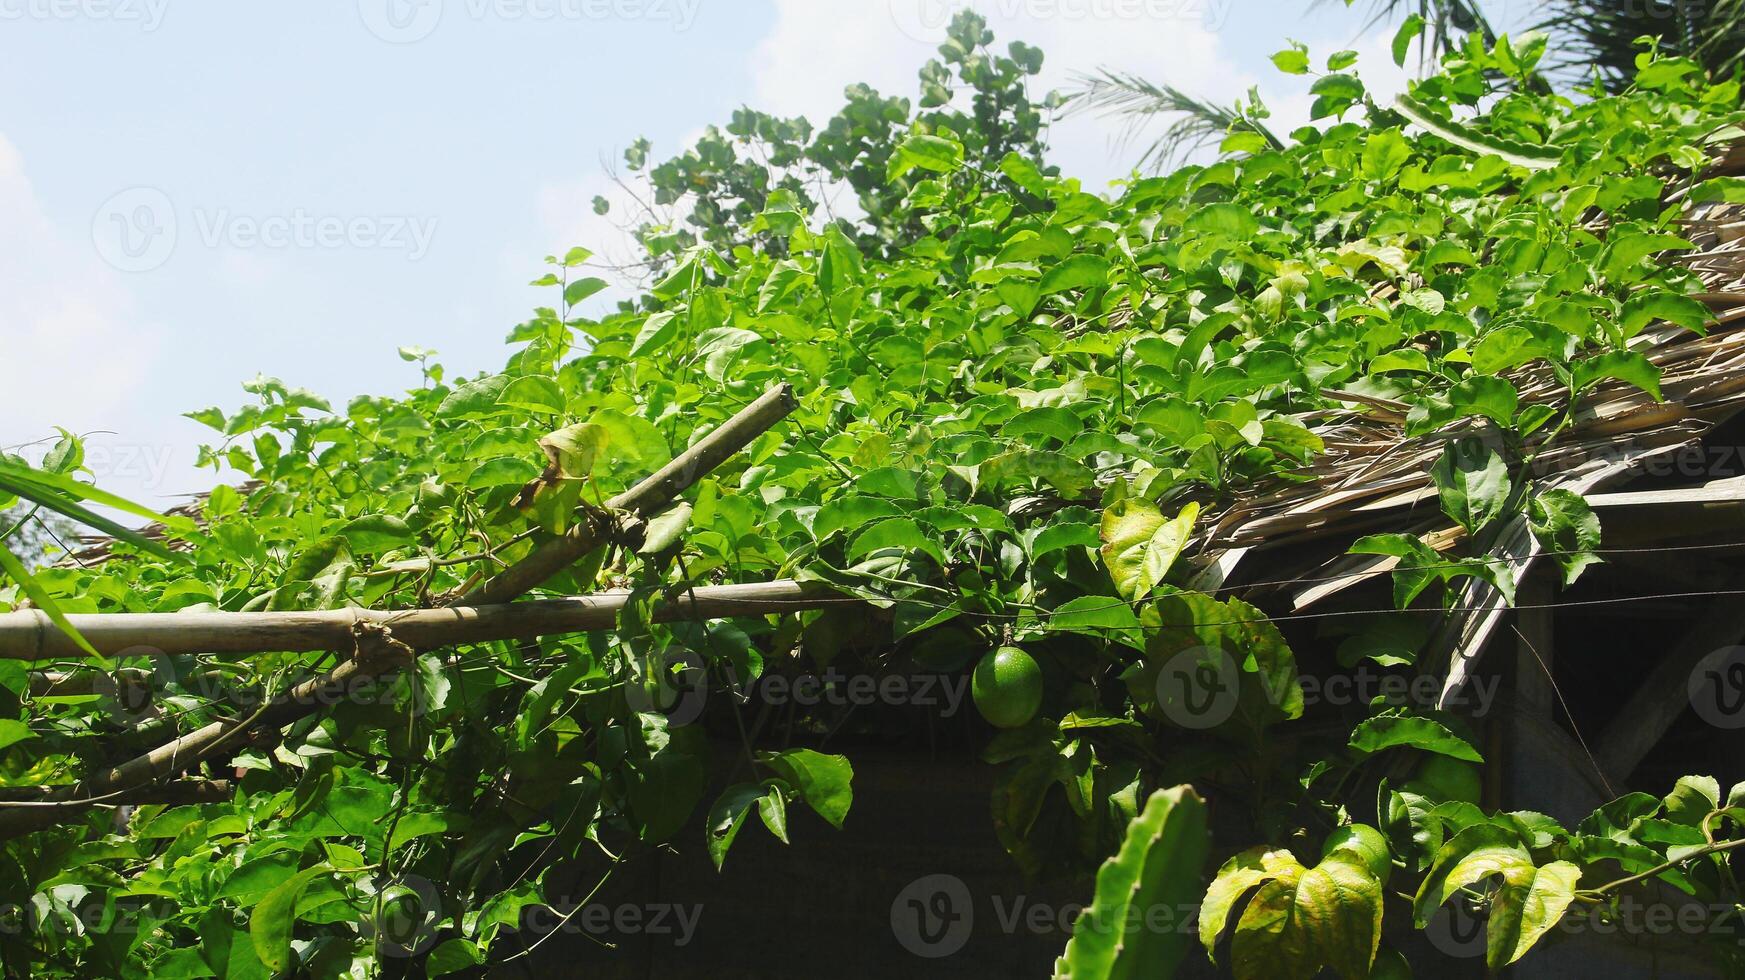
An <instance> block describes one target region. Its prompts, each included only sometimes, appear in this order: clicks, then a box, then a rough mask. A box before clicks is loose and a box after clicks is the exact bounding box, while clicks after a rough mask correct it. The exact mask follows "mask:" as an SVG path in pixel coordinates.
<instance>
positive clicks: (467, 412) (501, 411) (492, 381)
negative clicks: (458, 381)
mask: <svg viewBox="0 0 1745 980" xmlns="http://www.w3.org/2000/svg"><path fill="white" fill-rule="evenodd" d="M511 380H513V379H511V378H510V377H509V376H508V375H506V374H493V375H490V376H489V377H484V378H480V379H478V380H477V381H469V382H467V383H466V384H463V385H461V386H460V387H458V388H456V389H455V390H454V391H452V392H450V393H449V395H448V397H447V398H444V399H443V400H442V405H441V406H439V407H438V408H437V410H436V414H438V415H440V416H442V417H443V418H450V419H469V418H488V417H490V416H493V415H507V414H509V412H510V409H509V408H508V407H507V406H505V405H503V404H502V403H501V400H502V397H503V392H504V390H505V389H507V388H508V387H509V383H510V381H511Z"/></svg>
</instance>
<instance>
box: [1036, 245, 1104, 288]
mask: <svg viewBox="0 0 1745 980" xmlns="http://www.w3.org/2000/svg"><path fill="white" fill-rule="evenodd" d="M1108 279H1109V262H1108V260H1107V259H1105V258H1103V257H1102V256H1100V255H1090V254H1086V253H1081V254H1078V255H1074V256H1071V257H1069V258H1068V259H1067V260H1066V261H1064V262H1062V263H1060V264H1059V265H1057V266H1055V267H1054V268H1052V269H1049V270H1048V272H1047V274H1045V275H1044V276H1043V277H1042V282H1041V284H1040V287H1039V288H1040V291H1041V294H1042V295H1044V296H1051V295H1053V294H1055V293H1059V292H1064V291H1066V290H1068V289H1100V288H1102V287H1103V286H1105V285H1107V284H1108Z"/></svg>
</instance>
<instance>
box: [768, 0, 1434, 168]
mask: <svg viewBox="0 0 1745 980" xmlns="http://www.w3.org/2000/svg"><path fill="white" fill-rule="evenodd" d="M965 7H972V8H974V9H975V10H976V11H977V12H979V13H981V14H982V15H983V16H984V17H986V18H987V20H988V26H989V27H990V28H991V29H992V30H993V32H994V35H995V39H996V44H997V46H998V47H999V48H1001V49H1002V50H1003V49H1004V47H1005V45H1006V44H1007V43H1008V42H1010V41H1013V40H1022V41H1024V42H1026V43H1028V44H1031V45H1034V46H1036V47H1039V48H1041V49H1042V52H1043V54H1044V56H1045V60H1044V63H1043V70H1042V73H1041V75H1040V76H1039V77H1038V78H1037V79H1036V80H1035V82H1034V83H1033V85H1034V88H1033V92H1032V94H1033V96H1034V97H1037V98H1040V96H1041V95H1042V94H1044V93H1046V92H1047V91H1049V90H1051V89H1062V88H1070V87H1074V84H1075V76H1077V75H1080V74H1083V73H1087V72H1092V71H1096V70H1099V69H1104V68H1107V69H1110V70H1113V71H1117V72H1129V73H1133V74H1136V75H1138V76H1140V77H1142V78H1146V79H1149V80H1152V81H1156V82H1162V83H1167V84H1171V85H1174V86H1175V87H1177V88H1179V89H1181V90H1183V91H1184V92H1187V93H1188V94H1190V95H1193V96H1196V97H1199V98H1205V99H1208V100H1210V101H1213V102H1218V103H1224V104H1228V103H1231V102H1234V101H1236V100H1237V99H1238V98H1240V97H1243V96H1245V95H1246V93H1247V91H1248V89H1249V88H1250V87H1253V86H1258V87H1259V89H1260V91H1261V97H1262V99H1263V100H1264V101H1265V102H1266V103H1267V105H1268V106H1269V107H1270V108H1271V109H1272V111H1273V118H1272V120H1271V124H1272V125H1273V126H1274V127H1275V128H1276V129H1277V130H1278V131H1279V132H1280V133H1281V134H1284V133H1289V132H1290V131H1291V130H1293V129H1295V128H1297V127H1298V126H1302V125H1304V124H1306V123H1308V122H1309V111H1310V106H1311V104H1312V103H1313V102H1314V98H1313V97H1312V96H1310V95H1309V94H1308V89H1309V85H1310V84H1311V83H1312V81H1313V78H1312V77H1307V76H1305V77H1292V76H1287V75H1283V74H1281V73H1279V72H1277V71H1275V70H1274V69H1273V68H1272V66H1271V65H1270V64H1268V63H1266V62H1264V61H1262V62H1260V63H1259V64H1258V65H1254V66H1245V65H1244V64H1243V63H1242V61H1241V59H1239V58H1238V56H1237V55H1236V53H1235V52H1233V51H1231V50H1230V48H1229V45H1228V44H1226V43H1225V40H1226V36H1227V32H1230V31H1236V30H1242V31H1250V32H1252V31H1265V30H1267V27H1266V26H1265V25H1256V24H1253V23H1248V22H1246V21H1245V20H1244V18H1250V19H1252V17H1253V14H1254V13H1255V10H1254V7H1253V6H1252V5H1247V6H1245V5H1242V4H1239V3H1237V0H871V2H863V0H776V20H775V25H774V27H773V28H772V29H771V31H770V33H769V34H768V35H767V36H765V38H764V39H763V41H762V42H761V43H760V44H759V46H758V48H757V51H756V53H755V55H754V57H753V81H754V86H755V89H754V98H753V100H752V104H753V105H755V106H757V107H758V108H760V109H764V110H765V111H769V112H773V113H777V114H781V115H805V116H807V117H808V118H810V119H812V120H814V121H815V122H822V121H823V120H825V119H827V118H829V116H830V115H831V114H832V113H834V112H835V111H836V110H837V109H839V108H840V107H841V105H842V90H843V88H844V87H845V86H846V85H848V84H851V83H853V82H860V81H864V82H866V83H868V84H870V85H872V86H873V87H874V88H876V89H878V90H879V91H881V92H883V93H885V94H896V95H904V96H908V97H911V98H912V97H914V95H915V94H916V92H917V90H918V87H919V85H918V82H917V80H916V72H917V71H918V70H919V68H920V66H921V65H922V63H924V62H925V61H926V60H927V59H928V58H931V57H933V56H934V55H935V51H936V49H937V47H938V45H939V42H940V41H941V40H943V38H944V36H945V25H947V24H948V23H949V22H950V19H951V16H952V15H953V14H954V13H955V12H956V11H958V10H960V9H963V8H965ZM1302 26H1304V25H1303V24H1302V22H1301V21H1300V20H1297V19H1295V17H1294V16H1293V17H1292V18H1291V19H1290V20H1289V22H1288V23H1284V22H1281V23H1278V24H1276V26H1275V27H1274V28H1273V29H1274V30H1276V31H1277V33H1278V35H1279V36H1278V44H1277V47H1280V48H1282V47H1284V46H1285V45H1286V43H1287V42H1286V40H1285V34H1286V33H1288V32H1293V31H1296V30H1297V29H1300V28H1301V27H1302ZM1326 29H1327V30H1328V31H1329V33H1328V34H1326V35H1325V36H1317V37H1311V38H1310V39H1309V40H1308V44H1309V47H1310V52H1311V55H1312V56H1313V57H1315V59H1316V66H1317V67H1320V65H1321V64H1323V63H1324V61H1325V58H1326V57H1327V55H1329V54H1332V53H1333V52H1335V51H1338V50H1341V49H1344V48H1348V47H1349V48H1354V49H1355V50H1357V51H1358V52H1359V53H1360V55H1361V58H1360V60H1359V62H1358V64H1357V68H1356V69H1355V70H1356V71H1358V72H1359V73H1360V74H1361V75H1362V77H1363V79H1364V81H1365V83H1366V84H1367V85H1368V86H1369V87H1370V90H1371V91H1372V92H1373V93H1375V94H1376V95H1377V97H1378V99H1380V100H1381V101H1384V102H1385V101H1391V99H1392V97H1393V94H1394V93H1396V92H1400V91H1403V90H1404V89H1405V81H1406V79H1407V78H1408V77H1409V75H1410V72H1409V71H1408V70H1407V69H1402V68H1399V67H1396V66H1395V65H1394V63H1393V58H1392V55H1391V43H1392V37H1393V32H1392V30H1390V29H1386V28H1377V29H1374V30H1372V31H1367V32H1365V33H1364V34H1363V35H1362V36H1361V37H1360V38H1359V39H1358V40H1356V41H1355V42H1354V41H1353V40H1352V39H1351V37H1350V36H1349V35H1340V36H1334V34H1333V33H1332V32H1334V31H1337V30H1338V29H1339V28H1338V27H1336V26H1335V25H1334V24H1331V23H1329V24H1327V25H1326ZM1251 57H1252V54H1251ZM1407 64H1408V66H1413V67H1415V65H1416V52H1415V51H1414V53H1413V56H1412V59H1411V60H1409V61H1408V62H1407ZM1326 124H1327V121H1325V120H1323V121H1321V122H1320V125H1326ZM1163 125H1167V122H1166V121H1164V122H1154V123H1152V124H1151V127H1152V128H1151V129H1150V130H1149V131H1144V130H1142V131H1140V132H1139V133H1138V135H1137V136H1136V137H1134V138H1133V139H1131V140H1129V139H1128V138H1127V137H1128V135H1129V134H1128V130H1127V123H1126V120H1124V119H1122V118H1119V117H1109V116H1098V115H1094V114H1074V115H1070V116H1069V117H1067V118H1065V119H1059V120H1056V121H1055V123H1054V124H1053V127H1052V128H1051V131H1050V134H1049V143H1050V146H1051V159H1052V160H1053V162H1056V163H1058V164H1060V165H1061V167H1062V170H1063V172H1064V173H1066V174H1067V175H1069V176H1076V177H1079V178H1080V179H1081V180H1083V181H1084V182H1085V186H1086V187H1087V188H1088V189H1096V188H1100V187H1102V186H1104V182H1105V181H1107V180H1109V179H1113V178H1117V177H1121V176H1125V174H1126V173H1127V169H1128V167H1129V166H1130V165H1131V164H1132V163H1133V161H1134V160H1136V159H1137V158H1138V156H1139V154H1140V153H1141V152H1142V148H1143V146H1144V143H1145V140H1146V138H1147V132H1150V133H1152V134H1155V133H1156V132H1157V131H1158V129H1160V128H1161V127H1162V126H1163ZM1196 159H1199V157H1196Z"/></svg>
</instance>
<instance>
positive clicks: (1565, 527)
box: [1527, 489, 1601, 586]
mask: <svg viewBox="0 0 1745 980" xmlns="http://www.w3.org/2000/svg"><path fill="white" fill-rule="evenodd" d="M1527 524H1528V527H1530V528H1531V529H1532V531H1533V537H1535V538H1537V539H1538V541H1539V544H1540V546H1541V547H1543V548H1544V549H1545V551H1546V552H1547V553H1548V554H1549V555H1550V556H1551V557H1552V558H1553V559H1554V560H1556V562H1557V564H1558V565H1559V566H1561V567H1562V568H1563V584H1564V585H1566V586H1567V585H1574V584H1575V580H1576V579H1578V578H1580V577H1581V573H1582V570H1583V569H1585V568H1587V567H1588V566H1589V565H1592V564H1594V563H1596V562H1598V561H1599V560H1600V557H1599V555H1598V554H1596V551H1597V549H1598V548H1599V546H1600V540H1601V532H1600V519H1599V518H1598V517H1596V516H1594V512H1593V508H1591V507H1589V506H1588V503H1587V501H1586V500H1583V499H1582V498H1581V496H1580V495H1579V494H1577V493H1575V492H1573V491H1570V490H1564V489H1554V490H1546V491H1544V492H1543V493H1540V494H1539V495H1538V496H1536V497H1534V498H1533V499H1532V500H1531V501H1530V502H1529V503H1528V505H1527Z"/></svg>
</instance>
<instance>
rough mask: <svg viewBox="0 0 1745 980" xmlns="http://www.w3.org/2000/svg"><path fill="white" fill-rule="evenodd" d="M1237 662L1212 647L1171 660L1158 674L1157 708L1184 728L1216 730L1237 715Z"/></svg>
mask: <svg viewBox="0 0 1745 980" xmlns="http://www.w3.org/2000/svg"><path fill="white" fill-rule="evenodd" d="M1239 684H1240V672H1239V671H1238V670H1237V667H1236V661H1235V660H1233V659H1231V657H1230V655H1229V654H1227V653H1225V652H1224V651H1222V650H1219V649H1216V648H1213V647H1193V648H1191V649H1188V650H1183V651H1181V652H1179V653H1177V654H1176V655H1175V656H1173V657H1170V658H1169V660H1168V661H1166V662H1165V663H1164V665H1163V667H1162V668H1161V669H1159V670H1158V672H1157V706H1158V708H1159V709H1160V710H1161V711H1162V712H1163V715H1164V717H1165V718H1168V719H1169V720H1170V721H1172V722H1175V723H1176V724H1177V725H1180V726H1181V727H1183V728H1193V729H1205V728H1216V727H1217V726H1219V725H1222V724H1223V723H1224V722H1226V721H1229V720H1230V716H1231V715H1233V714H1235V713H1236V703H1237V702H1238V701H1239V700H1240V699H1241V691H1240V687H1239Z"/></svg>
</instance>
